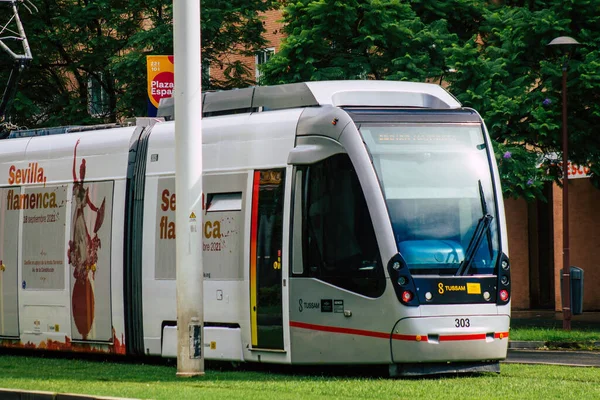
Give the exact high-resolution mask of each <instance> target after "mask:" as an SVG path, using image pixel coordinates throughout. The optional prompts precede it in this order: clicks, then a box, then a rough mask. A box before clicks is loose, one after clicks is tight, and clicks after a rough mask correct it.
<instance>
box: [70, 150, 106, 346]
mask: <svg viewBox="0 0 600 400" xmlns="http://www.w3.org/2000/svg"><path fill="white" fill-rule="evenodd" d="M78 145H79V140H77V143H76V144H75V149H74V150H73V209H74V211H73V229H72V231H71V232H72V239H71V240H69V253H68V258H69V264H70V265H71V266H72V267H73V277H74V278H75V284H74V286H73V292H72V297H71V305H72V310H73V319H74V321H75V326H76V327H77V330H78V331H79V333H80V334H81V336H82V337H83V339H84V340H86V339H87V336H88V335H89V333H90V330H91V329H92V324H93V322H94V303H95V300H94V288H93V285H92V281H93V280H94V279H95V277H96V263H97V262H98V249H99V248H100V247H101V243H100V238H99V237H98V230H99V229H100V227H101V226H102V222H103V221H104V204H105V201H106V198H104V199H103V200H102V204H101V205H100V207H97V206H96V205H95V204H94V203H92V201H91V199H90V195H89V187H87V186H86V185H84V179H85V159H82V160H81V165H80V166H79V179H77V172H76V164H77V146H78ZM86 208H89V209H90V210H91V211H92V212H94V213H95V214H96V221H95V223H94V228H93V230H92V232H93V235H94V236H93V237H92V236H91V235H90V232H89V230H88V226H87V222H86V218H85V216H86ZM87 213H89V211H88V212H87Z"/></svg>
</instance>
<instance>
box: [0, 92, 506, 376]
mask: <svg viewBox="0 0 600 400" xmlns="http://www.w3.org/2000/svg"><path fill="white" fill-rule="evenodd" d="M203 114H204V119H203V125H202V126H203V149H197V151H198V152H200V151H203V162H204V178H203V182H204V188H203V192H204V201H203V215H202V221H203V222H202V224H203V229H202V231H203V243H202V246H203V249H204V252H203V254H204V259H203V260H204V274H205V277H204V278H205V283H204V295H205V298H204V310H205V311H204V316H205V328H204V336H203V340H204V350H205V356H206V358H207V359H220V360H231V361H253V362H269V363H285V364H290V363H291V364H387V365H390V372H391V373H392V374H393V375H400V374H411V373H430V372H448V371H499V366H498V362H499V360H502V359H504V358H505V357H506V351H507V343H508V331H509V321H510V292H511V289H510V288H511V282H510V265H509V262H508V256H507V255H508V247H507V237H506V236H507V235H506V226H505V218H504V209H503V201H502V195H501V189H500V181H499V177H498V171H497V168H496V163H495V160H494V157H493V154H492V146H491V142H490V138H489V136H488V134H487V131H486V128H485V125H484V123H483V121H482V119H481V117H480V116H479V115H478V114H477V112H475V111H474V110H471V109H468V108H462V107H461V105H460V104H459V103H458V102H457V101H456V99H455V98H454V97H452V96H451V95H450V94H448V93H447V92H446V91H445V90H443V89H442V88H441V87H439V86H437V85H431V84H423V83H407V82H382V81H339V82H308V83H300V84H290V85H281V86H271V87H256V88H248V89H241V90H235V91H228V92H218V93H208V94H206V95H205V96H204V102H203ZM86 129H87V128H71V129H48V130H38V131H35V132H33V135H30V134H31V132H29V133H28V132H21V133H19V132H17V133H14V134H13V135H12V136H24V137H21V138H17V137H14V138H10V139H7V140H3V141H1V142H0V144H1V146H0V176H1V177H3V178H2V180H1V183H0V210H1V211H0V222H1V223H0V345H2V346H5V347H28V348H43V349H56V350H66V351H90V352H113V353H117V354H127V355H143V354H149V355H162V356H165V357H175V356H176V338H177V335H176V329H177V327H176V301H175V300H176V299H175V297H176V296H175V207H176V196H175V177H174V174H175V162H174V157H175V154H174V122H160V123H156V124H155V125H153V126H137V127H135V126H134V127H121V128H111V129H103V130H86ZM53 131H59V132H60V133H62V134H57V135H51V133H55V132H53ZM65 131H69V133H64V132H65ZM44 134H50V135H44ZM28 135H29V136H28Z"/></svg>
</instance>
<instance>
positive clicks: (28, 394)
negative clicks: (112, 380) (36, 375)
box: [0, 389, 135, 400]
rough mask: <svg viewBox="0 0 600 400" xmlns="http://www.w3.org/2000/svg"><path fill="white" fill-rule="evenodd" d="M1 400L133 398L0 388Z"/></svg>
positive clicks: (106, 399) (123, 399) (101, 399)
mask: <svg viewBox="0 0 600 400" xmlns="http://www.w3.org/2000/svg"><path fill="white" fill-rule="evenodd" d="M0 399H2V400H135V399H126V398H125V397H107V396H94V395H85V394H74V393H56V392H42V391H38V390H18V389H0Z"/></svg>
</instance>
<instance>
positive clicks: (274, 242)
mask: <svg viewBox="0 0 600 400" xmlns="http://www.w3.org/2000/svg"><path fill="white" fill-rule="evenodd" d="M284 187H285V170H284V169H272V170H263V171H255V173H254V181H253V190H252V218H251V232H250V237H251V244H250V316H251V318H250V319H251V328H252V332H251V336H252V347H253V348H261V349H273V350H282V349H283V317H282V304H281V290H282V285H281V282H282V280H281V259H282V254H281V250H282V244H283V199H284V197H283V196H284Z"/></svg>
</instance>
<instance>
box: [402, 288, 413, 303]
mask: <svg viewBox="0 0 600 400" xmlns="http://www.w3.org/2000/svg"><path fill="white" fill-rule="evenodd" d="M413 297H415V296H414V295H413V294H412V292H411V291H410V290H405V291H404V292H402V301H403V302H404V303H410V301H411V300H412V299H413Z"/></svg>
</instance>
